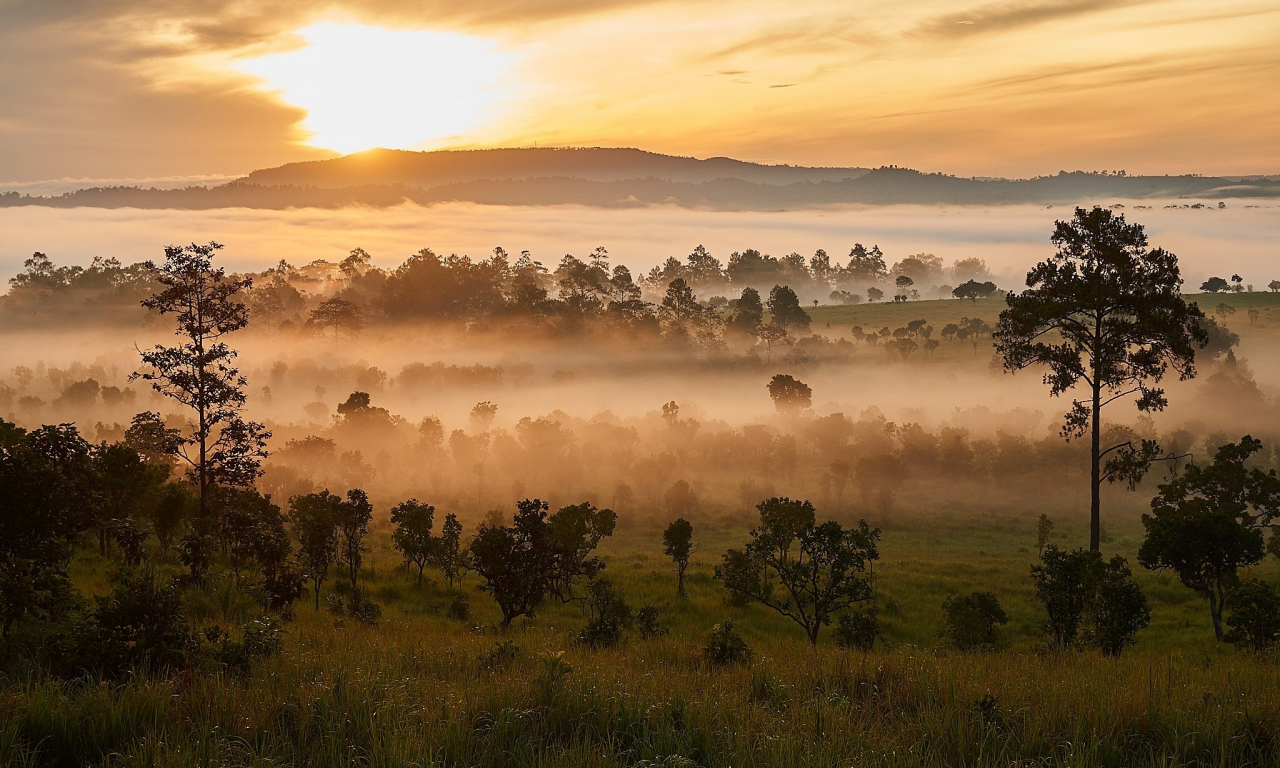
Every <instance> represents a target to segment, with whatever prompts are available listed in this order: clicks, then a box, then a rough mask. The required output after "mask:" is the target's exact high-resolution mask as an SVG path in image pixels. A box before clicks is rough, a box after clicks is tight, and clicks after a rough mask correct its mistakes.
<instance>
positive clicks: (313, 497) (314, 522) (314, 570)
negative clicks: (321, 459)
mask: <svg viewBox="0 0 1280 768" xmlns="http://www.w3.org/2000/svg"><path fill="white" fill-rule="evenodd" d="M341 504H342V497H341V496H335V495H333V494H331V493H329V491H328V490H324V491H321V492H319V493H308V494H307V495H305V496H295V497H294V498H292V499H290V500H289V519H290V522H292V523H293V535H294V536H296V537H297V539H298V562H299V564H300V565H301V566H302V572H303V575H304V576H305V577H306V578H307V579H309V580H310V581H311V585H312V589H313V591H314V593H315V595H314V596H315V602H316V610H320V587H321V585H323V584H324V582H325V580H326V579H328V578H329V568H330V566H332V565H333V562H334V560H335V559H337V556H338V514H339V507H340V506H341Z"/></svg>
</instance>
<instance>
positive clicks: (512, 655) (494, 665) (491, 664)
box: [480, 640, 524, 669]
mask: <svg viewBox="0 0 1280 768" xmlns="http://www.w3.org/2000/svg"><path fill="white" fill-rule="evenodd" d="M523 653H524V649H523V648H521V647H520V646H518V645H516V642H515V641H514V640H503V641H502V642H500V643H494V644H493V650H492V651H489V652H488V653H486V654H485V655H484V656H481V657H480V666H481V667H482V668H484V669H500V668H502V667H505V666H507V665H508V664H510V663H511V662H513V661H515V660H516V659H518V658H520V656H521V655H523Z"/></svg>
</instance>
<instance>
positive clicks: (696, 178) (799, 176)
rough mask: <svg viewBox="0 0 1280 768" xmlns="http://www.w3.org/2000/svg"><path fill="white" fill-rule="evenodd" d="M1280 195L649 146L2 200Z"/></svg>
mask: <svg viewBox="0 0 1280 768" xmlns="http://www.w3.org/2000/svg"><path fill="white" fill-rule="evenodd" d="M1276 197H1280V180H1278V179H1273V178H1266V177H1262V176H1258V177H1251V178H1247V179H1242V178H1224V177H1210V176H1121V175H1112V174H1101V173H1085V172H1081V171H1075V172H1071V173H1067V172H1063V173H1059V174H1057V175H1055V176H1044V177H1040V178H1035V179H1012V180H1011V179H978V178H961V177H956V176H947V175H945V174H939V173H922V172H920V171H914V170H910V169H905V168H896V167H888V168H878V169H875V170H866V169H862V168H805V167H798V166H788V165H760V164H758V163H747V162H742V161H739V160H732V159H729V158H723V157H721V158H711V159H708V160H698V159H695V158H688V157H672V156H669V155H659V154H655V153H653V152H644V151H641V150H637V149H488V150H474V151H466V152H461V151H448V152H404V151H398V150H396V151H393V150H373V151H370V152H360V153H357V154H354V155H348V156H346V157H341V158H336V159H333V160H319V161H315V162H308V163H290V164H288V165H282V166H280V167H278V168H269V169H264V170H260V171H254V172H253V173H251V174H249V175H248V176H246V177H244V178H242V179H238V180H236V181H233V182H231V183H229V184H223V185H220V186H215V187H188V188H186V189H163V190H162V189H142V188H138V187H104V188H92V189H82V190H77V191H75V192H68V193H66V194H63V195H58V196H50V197H43V196H28V195H20V194H18V193H16V192H12V193H8V194H3V195H0V207H12V206H23V205H39V206H51V207H59V208H73V207H97V208H178V209H207V208H227V207H248V208H267V209H282V208H306V207H315V208H339V207H343V206H348V205H366V206H374V207H386V206H392V205H398V204H400V203H402V202H404V201H406V200H408V201H411V202H416V203H419V204H422V205H430V204H433V203H442V202H474V203H481V204H490V205H558V204H577V205H590V206H598V207H608V208H625V207H636V206H647V205H677V206H682V207H686V208H705V209H710V210H779V209H794V208H812V207H818V206H827V205H838V204H847V203H860V204H867V205H888V204H922V205H930V204H946V205H1014V204H1019V203H1036V204H1053V205H1059V204H1071V203H1078V202H1083V201H1087V200H1105V199H1108V198H1111V199H1126V200H1141V199H1170V198H1172V199H1177V198H1189V199H1191V200H1196V199H1199V200H1210V201H1216V200H1220V199H1227V198H1276Z"/></svg>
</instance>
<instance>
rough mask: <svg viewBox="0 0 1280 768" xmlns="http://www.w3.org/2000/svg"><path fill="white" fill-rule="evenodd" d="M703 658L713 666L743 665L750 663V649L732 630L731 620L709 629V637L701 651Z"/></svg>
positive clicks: (740, 636)
mask: <svg viewBox="0 0 1280 768" xmlns="http://www.w3.org/2000/svg"><path fill="white" fill-rule="evenodd" d="M703 657H704V658H706V660H707V661H708V662H709V663H710V664H713V665H716V666H723V665H727V664H745V663H747V662H749V661H751V648H750V647H749V646H748V645H747V641H746V640H744V639H743V638H742V635H740V634H738V631H737V629H735V628H734V625H733V620H732V619H730V620H728V621H725V622H724V623H723V624H717V625H715V626H714V627H712V628H711V637H710V638H709V639H708V640H707V647H706V648H705V649H703Z"/></svg>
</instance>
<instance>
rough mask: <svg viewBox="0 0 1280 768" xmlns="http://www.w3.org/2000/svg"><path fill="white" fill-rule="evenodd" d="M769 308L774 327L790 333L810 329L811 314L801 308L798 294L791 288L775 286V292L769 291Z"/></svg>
mask: <svg viewBox="0 0 1280 768" xmlns="http://www.w3.org/2000/svg"><path fill="white" fill-rule="evenodd" d="M767 306H768V307H769V315H770V316H771V319H770V322H772V323H773V324H774V325H776V326H778V327H780V328H782V329H784V330H786V331H788V332H790V331H792V330H793V329H794V330H808V329H809V323H810V318H809V313H808V312H805V311H804V307H802V306H800V299H799V297H797V296H796V292H795V291H793V290H791V288H790V286H786V285H775V286H773V290H771V291H769V301H768V303H767Z"/></svg>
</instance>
